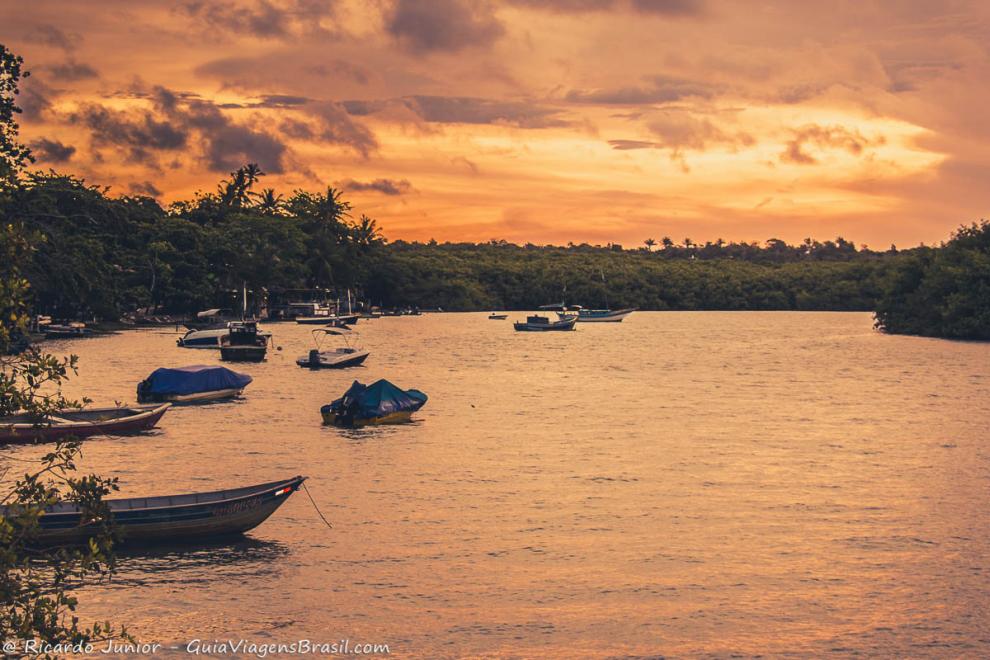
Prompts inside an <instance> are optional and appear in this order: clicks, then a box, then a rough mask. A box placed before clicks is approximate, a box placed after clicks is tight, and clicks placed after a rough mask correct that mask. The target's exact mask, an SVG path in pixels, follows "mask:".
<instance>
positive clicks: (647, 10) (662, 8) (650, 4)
mask: <svg viewBox="0 0 990 660" xmlns="http://www.w3.org/2000/svg"><path fill="white" fill-rule="evenodd" d="M629 3H630V5H631V6H632V8H633V9H635V10H636V11H638V12H642V13H644V14H658V15H661V16H699V15H701V14H703V13H704V12H705V3H704V1H703V0H629Z"/></svg>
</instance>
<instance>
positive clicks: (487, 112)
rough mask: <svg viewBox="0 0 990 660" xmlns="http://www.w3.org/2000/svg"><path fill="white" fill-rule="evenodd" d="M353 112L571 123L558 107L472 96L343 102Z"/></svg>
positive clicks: (528, 124) (455, 120)
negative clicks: (391, 112)
mask: <svg viewBox="0 0 990 660" xmlns="http://www.w3.org/2000/svg"><path fill="white" fill-rule="evenodd" d="M341 105H342V107H343V108H344V109H345V110H346V111H347V112H348V113H349V114H351V115H355V116H366V115H372V114H376V113H381V112H386V111H394V110H401V111H404V113H399V114H405V115H406V116H410V117H413V118H415V119H416V120H418V121H423V122H427V123H441V124H502V125H506V126H517V127H519V128H551V127H557V126H568V125H569V122H567V121H566V120H564V119H561V118H560V116H559V115H560V113H561V111H560V110H559V109H557V108H553V107H548V106H544V105H539V104H536V103H532V102H529V101H499V100H495V99H483V98H475V97H469V96H406V97H402V98H400V99H389V100H380V101H344V102H343V103H342V104H341Z"/></svg>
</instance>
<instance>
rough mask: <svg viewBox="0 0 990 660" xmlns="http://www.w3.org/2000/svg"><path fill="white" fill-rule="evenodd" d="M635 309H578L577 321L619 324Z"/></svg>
mask: <svg viewBox="0 0 990 660" xmlns="http://www.w3.org/2000/svg"><path fill="white" fill-rule="evenodd" d="M636 309H637V308H635V307H629V308H627V309H580V310H578V321H581V322H582V323H585V322H588V323H590V322H597V323H621V322H622V319H624V318H626V317H627V316H629V315H630V314H632V313H633V312H635V311H636Z"/></svg>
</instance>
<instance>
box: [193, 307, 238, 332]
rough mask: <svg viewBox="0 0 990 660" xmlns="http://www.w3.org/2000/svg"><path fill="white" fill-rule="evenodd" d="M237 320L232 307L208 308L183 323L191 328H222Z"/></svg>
mask: <svg viewBox="0 0 990 660" xmlns="http://www.w3.org/2000/svg"><path fill="white" fill-rule="evenodd" d="M234 320H236V317H235V316H234V311H233V310H232V309H227V308H224V309H221V308H216V309H206V310H203V311H202V312H196V316H195V317H193V318H191V319H187V320H185V321H183V323H182V324H183V325H184V326H186V327H187V328H189V329H190V330H222V329H224V328H226V327H227V324H228V323H230V322H231V321H234Z"/></svg>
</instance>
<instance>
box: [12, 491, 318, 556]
mask: <svg viewBox="0 0 990 660" xmlns="http://www.w3.org/2000/svg"><path fill="white" fill-rule="evenodd" d="M305 480H306V477H303V476H296V477H292V478H291V479H285V480H283V481H272V482H270V483H264V484H258V485H255V486H247V487H244V488H234V489H228V490H218V491H213V492H207V493H190V494H186V495H164V496H156V497H130V498H123V499H111V500H105V503H106V505H107V508H108V509H109V511H110V516H111V519H112V522H113V525H114V527H115V528H116V529H117V531H118V532H119V533H120V536H121V540H122V542H124V543H128V542H130V543H148V542H163V543H172V542H186V541H190V540H196V539H205V538H211V537H222V536H229V535H234V534H243V533H244V532H247V531H249V530H251V529H254V528H255V527H257V526H258V525H260V524H261V523H263V522H264V521H265V520H266V519H267V518H268V517H269V516H271V515H272V514H273V513H274V512H275V510H276V509H278V508H279V507H280V506H282V504H283V503H284V502H285V501H286V500H287V499H288V498H289V496H290V495H291V494H292V493H294V492H296V491H297V490H298V489H299V487H300V486H301V485H302V483H303V482H304V481H305ZM0 513H2V514H3V516H4V517H5V518H8V519H9V520H11V521H16V520H17V517H16V515H15V514H16V510H14V509H13V508H12V507H2V508H0ZM83 515H84V514H83V511H81V510H80V508H79V507H78V506H77V505H76V504H74V503H71V502H59V503H56V504H53V505H51V506H48V507H45V509H44V511H43V512H42V514H41V515H40V517H39V518H38V529H37V531H36V533H35V534H34V536H33V537H32V539H31V540H32V541H33V542H35V543H39V544H54V543H66V544H69V543H79V542H82V541H85V540H86V539H88V538H91V537H93V536H95V535H97V534H98V533H99V531H100V529H99V527H98V526H96V525H94V524H93V523H92V522H91V521H89V520H87V519H85V518H84V517H83Z"/></svg>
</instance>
